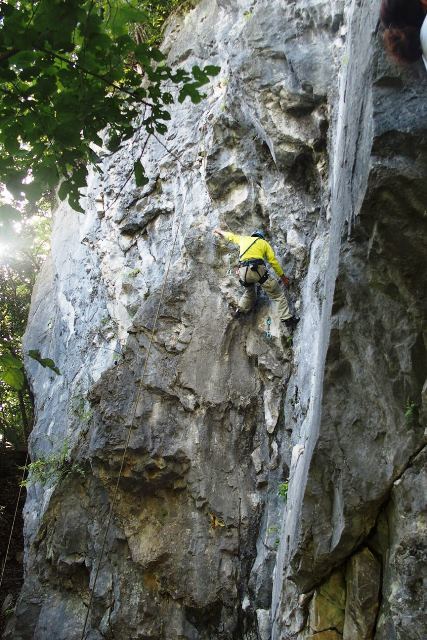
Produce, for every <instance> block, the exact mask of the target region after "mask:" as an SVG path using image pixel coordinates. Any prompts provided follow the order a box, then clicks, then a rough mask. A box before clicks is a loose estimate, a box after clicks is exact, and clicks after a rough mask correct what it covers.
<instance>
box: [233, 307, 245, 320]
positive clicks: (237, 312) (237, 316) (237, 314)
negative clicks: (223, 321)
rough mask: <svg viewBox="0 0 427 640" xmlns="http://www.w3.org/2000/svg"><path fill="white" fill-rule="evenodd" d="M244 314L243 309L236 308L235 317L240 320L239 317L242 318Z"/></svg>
mask: <svg viewBox="0 0 427 640" xmlns="http://www.w3.org/2000/svg"><path fill="white" fill-rule="evenodd" d="M243 315H244V313H243V311H241V310H240V309H236V310H235V311H234V312H233V318H235V319H236V320H238V319H239V318H241V317H242V316H243Z"/></svg>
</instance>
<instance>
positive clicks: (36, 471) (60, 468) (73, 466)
mask: <svg viewBox="0 0 427 640" xmlns="http://www.w3.org/2000/svg"><path fill="white" fill-rule="evenodd" d="M25 468H26V469H27V472H28V476H27V478H26V480H23V482H22V486H25V487H28V486H29V485H30V484H33V483H35V482H40V483H41V484H47V483H48V482H49V481H50V480H56V481H58V480H61V479H62V478H65V476H67V475H68V474H69V473H78V474H80V475H84V473H85V472H84V469H83V467H81V466H80V465H79V464H77V463H76V462H73V461H72V460H71V458H70V447H69V444H68V441H67V440H64V443H63V445H62V448H61V450H60V451H59V452H58V453H56V454H52V455H50V456H47V457H46V458H39V459H38V460H35V461H34V462H30V464H28V465H27V466H26V467H25Z"/></svg>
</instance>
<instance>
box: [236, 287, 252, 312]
mask: <svg viewBox="0 0 427 640" xmlns="http://www.w3.org/2000/svg"><path fill="white" fill-rule="evenodd" d="M255 301H256V288H255V285H254V284H251V285H250V286H249V287H245V291H244V292H243V295H242V297H241V298H240V300H239V310H240V311H241V312H242V313H248V311H250V310H251V309H252V307H253V306H254V304H255Z"/></svg>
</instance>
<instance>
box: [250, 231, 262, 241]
mask: <svg viewBox="0 0 427 640" xmlns="http://www.w3.org/2000/svg"><path fill="white" fill-rule="evenodd" d="M251 236H252V237H253V238H262V240H265V235H264V233H263V232H262V231H260V229H257V231H254V232H253V233H251Z"/></svg>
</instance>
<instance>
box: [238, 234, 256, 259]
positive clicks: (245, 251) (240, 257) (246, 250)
mask: <svg viewBox="0 0 427 640" xmlns="http://www.w3.org/2000/svg"><path fill="white" fill-rule="evenodd" d="M259 239H260V238H255V240H254V241H253V242H252V243H251V244H250V245H249V247H248V248H247V249H245V250H244V252H243V253H242V255H240V256H239V260H240V261H241V260H242V258H243V256H244V255H245V253H247V252H248V251H249V249H250V248H251V247H253V246H254V244H255V242H257V240H259Z"/></svg>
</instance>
